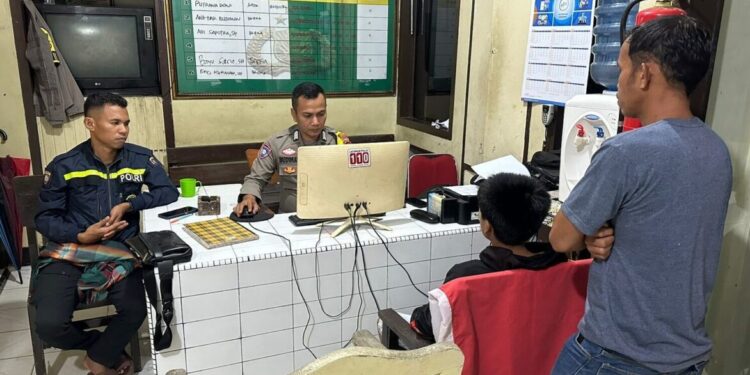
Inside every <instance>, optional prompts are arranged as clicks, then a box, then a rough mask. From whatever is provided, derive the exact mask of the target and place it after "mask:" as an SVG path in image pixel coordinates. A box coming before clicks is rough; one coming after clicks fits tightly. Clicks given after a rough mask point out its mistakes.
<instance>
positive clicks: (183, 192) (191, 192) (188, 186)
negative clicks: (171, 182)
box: [180, 178, 202, 198]
mask: <svg viewBox="0 0 750 375" xmlns="http://www.w3.org/2000/svg"><path fill="white" fill-rule="evenodd" d="M196 185H199V186H201V185H202V184H201V182H200V181H198V180H196V179H194V178H181V179H180V196H181V197H183V198H192V197H194V196H195V186H196Z"/></svg>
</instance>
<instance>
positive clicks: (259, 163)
mask: <svg viewBox="0 0 750 375" xmlns="http://www.w3.org/2000/svg"><path fill="white" fill-rule="evenodd" d="M291 114H292V119H294V121H295V125H292V126H291V127H289V128H288V129H285V130H284V131H282V132H279V133H278V134H275V135H273V136H271V138H269V139H268V140H267V141H266V142H265V143H263V146H261V148H260V151H259V152H258V158H257V159H255V161H254V162H253V166H252V168H251V169H250V174H249V175H247V176H245V181H244V183H243V184H242V189H241V190H240V196H241V197H242V199H241V201H240V202H239V203H238V204H237V205H236V206H235V208H234V212H235V213H236V214H237V215H239V214H240V213H242V210H243V209H244V208H245V207H247V208H248V211H249V212H252V213H256V212H258V209H259V204H260V192H261V190H262V189H263V187H264V186H266V184H267V183H268V181H270V180H271V176H272V175H273V174H274V172H278V173H279V177H280V178H279V180H280V182H281V188H282V191H281V198H280V206H279V212H295V211H296V210H297V149H298V148H299V147H300V146H310V145H335V144H337V143H349V139H348V138H347V137H346V135H344V134H343V133H337V132H336V131H335V130H333V129H331V128H329V127H327V126H325V123H326V97H325V93H324V92H323V88H322V87H320V86H319V85H317V84H315V83H312V82H303V83H300V84H299V85H297V87H295V88H294V90H293V91H292V108H291ZM337 134H338V135H337Z"/></svg>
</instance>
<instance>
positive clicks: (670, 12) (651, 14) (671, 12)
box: [620, 0, 687, 132]
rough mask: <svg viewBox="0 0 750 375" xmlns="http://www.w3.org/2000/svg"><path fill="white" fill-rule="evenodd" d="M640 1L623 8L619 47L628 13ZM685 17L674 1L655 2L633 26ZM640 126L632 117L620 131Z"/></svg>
mask: <svg viewBox="0 0 750 375" xmlns="http://www.w3.org/2000/svg"><path fill="white" fill-rule="evenodd" d="M641 1H643V0H633V1H631V2H630V3H629V4H628V6H627V7H625V11H624V12H623V14H622V18H621V19H620V45H622V44H623V43H625V26H626V25H627V22H628V17H629V16H630V11H631V10H632V9H633V7H635V6H636V5H637V4H638V3H640V2H641ZM686 15H687V12H686V11H685V10H683V9H682V8H680V7H679V6H678V5H675V4H674V1H672V0H656V5H654V6H653V7H652V8H648V9H645V10H642V11H640V12H638V14H637V15H636V18H635V25H636V27H637V26H640V25H643V24H644V23H646V22H648V21H651V20H653V19H655V18H658V17H663V16H686ZM641 126H642V124H641V121H640V120H639V119H637V118H633V117H625V119H624V120H623V122H622V131H623V132H626V131H628V130H633V129H637V128H640V127H641Z"/></svg>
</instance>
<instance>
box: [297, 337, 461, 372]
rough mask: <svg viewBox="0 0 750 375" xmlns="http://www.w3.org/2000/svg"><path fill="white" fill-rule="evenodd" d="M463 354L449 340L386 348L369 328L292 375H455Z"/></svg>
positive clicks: (459, 369) (458, 370)
mask: <svg viewBox="0 0 750 375" xmlns="http://www.w3.org/2000/svg"><path fill="white" fill-rule="evenodd" d="M463 360H464V358H463V355H462V354H461V350H460V349H458V347H457V346H456V345H454V344H451V343H439V344H432V345H429V346H426V347H424V348H421V349H417V350H409V351H403V350H388V349H386V348H385V347H384V346H383V345H381V344H380V343H379V342H378V340H377V339H376V338H375V337H374V336H373V335H372V334H371V333H370V332H368V331H357V332H355V333H354V336H353V337H352V346H351V347H348V348H344V349H340V350H337V351H335V352H333V353H330V354H328V355H326V356H323V357H321V358H318V359H317V360H315V361H313V362H312V363H310V364H308V365H307V366H305V367H303V368H301V369H299V370H297V371H295V372H293V373H292V375H365V374H366V375H394V374H409V375H437V374H439V375H458V374H460V373H461V368H462V367H463Z"/></svg>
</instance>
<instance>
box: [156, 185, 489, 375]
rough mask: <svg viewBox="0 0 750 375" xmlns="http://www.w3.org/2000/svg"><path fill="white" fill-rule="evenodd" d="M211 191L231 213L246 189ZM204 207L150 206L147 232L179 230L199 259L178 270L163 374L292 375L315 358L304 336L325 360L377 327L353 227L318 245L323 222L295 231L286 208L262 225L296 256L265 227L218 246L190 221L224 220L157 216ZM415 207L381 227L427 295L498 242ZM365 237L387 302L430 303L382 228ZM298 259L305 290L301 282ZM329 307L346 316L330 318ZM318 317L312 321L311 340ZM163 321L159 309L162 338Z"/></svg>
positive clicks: (373, 279)
mask: <svg viewBox="0 0 750 375" xmlns="http://www.w3.org/2000/svg"><path fill="white" fill-rule="evenodd" d="M206 189H207V191H208V194H210V195H219V196H221V202H222V204H221V209H222V211H221V212H222V215H221V216H228V215H229V213H230V212H231V208H232V207H233V206H234V202H236V199H237V193H238V192H239V190H240V185H239V184H237V185H220V186H208V187H206ZM196 203H197V202H196V198H180V199H179V200H178V201H177V202H175V203H173V204H171V205H169V206H168V207H160V208H156V209H152V210H147V211H145V212H144V216H143V220H144V223H143V227H142V230H143V231H144V232H150V231H155V230H163V229H172V230H174V231H175V232H176V233H177V234H178V235H179V236H180V237H181V238H182V239H183V240H185V242H187V243H188V244H189V245H190V246H192V247H193V259H192V261H191V262H189V263H183V264H179V265H177V266H175V273H174V283H173V293H174V296H175V300H174V306H175V318H174V319H173V322H172V331H173V340H172V346H171V347H169V348H168V349H165V350H162V351H160V352H155V354H154V363H155V364H156V369H157V373H158V374H166V373H167V371H169V370H170V369H175V368H181V369H186V370H187V371H188V373H190V374H245V375H247V374H260V375H274V374H288V373H290V372H292V371H293V370H294V369H296V368H300V367H302V366H304V365H305V364H307V363H309V362H310V361H312V359H313V357H312V355H311V354H310V352H308V351H307V350H306V349H305V347H304V345H303V340H304V344H306V345H307V346H308V347H310V348H311V350H312V352H313V353H315V355H316V356H322V355H324V354H327V353H329V352H331V351H334V350H336V349H339V348H341V347H342V346H343V345H345V344H346V343H347V341H348V340H349V338H350V337H351V335H352V333H354V331H356V330H357V328H358V326H359V327H360V328H364V329H368V330H370V331H372V332H373V333H377V328H376V325H377V308H376V307H375V303H374V301H373V300H372V296H371V294H370V289H369V288H368V286H367V281H366V279H365V274H364V268H363V266H362V259H361V256H360V257H359V258H358V268H359V270H360V274H361V279H360V280H361V281H360V282H357V273H356V271H355V272H354V273H352V266H353V262H354V247H355V240H354V235H353V233H352V232H351V231H347V232H345V233H343V234H342V235H340V236H338V237H336V238H332V237H330V235H329V233H330V232H332V231H333V229H335V228H334V227H324V229H323V234H322V236H321V237H320V243H318V245H317V248H316V243H317V242H318V235H319V231H320V229H319V227H315V226H311V227H295V226H294V225H293V224H292V223H291V222H290V221H289V219H288V216H289V215H288V214H281V215H276V216H275V217H274V218H272V219H271V220H269V221H266V222H260V223H252V226H253V227H254V228H257V229H260V230H263V231H267V232H272V233H277V234H280V235H282V236H284V237H286V238H288V239H289V240H290V241H291V247H292V255H293V257H291V256H290V253H289V247H288V245H287V243H286V242H285V241H284V240H282V239H280V238H279V237H276V236H272V235H269V234H264V233H261V232H259V231H256V233H257V234H258V235H259V237H260V238H259V239H258V240H256V241H251V242H245V243H241V244H237V245H233V246H225V247H220V248H215V249H211V250H208V249H206V248H204V247H203V246H201V245H199V244H198V243H197V242H196V241H195V240H194V239H192V238H191V237H190V236H188V235H187V234H186V233H185V231H184V230H183V229H182V226H183V225H184V224H186V223H190V222H195V221H202V220H207V219H211V218H214V216H192V217H188V218H185V219H183V220H181V221H179V222H177V223H175V224H170V223H169V221H167V220H163V219H160V218H158V217H157V214H158V213H160V212H164V211H168V210H170V209H175V208H178V207H182V206H186V205H190V206H194V207H195V206H196ZM410 209H411V208H405V209H401V210H398V211H394V212H389V213H388V214H387V215H386V216H385V217H384V218H383V220H382V221H381V223H383V224H385V225H388V226H390V227H391V228H392V229H393V230H392V231H378V233H380V234H381V236H382V237H383V238H384V239H385V240H386V241H387V243H388V247H389V249H390V251H391V253H392V254H393V256H394V257H395V258H396V259H398V261H399V262H401V263H402V264H403V265H404V267H405V268H406V269H407V270H408V271H409V274H410V275H411V277H412V279H413V281H414V283H415V284H416V286H417V287H418V288H419V289H420V290H422V291H423V292H427V291H428V290H429V289H432V288H435V287H437V286H439V285H440V284H441V283H442V280H443V278H444V277H445V273H446V272H447V271H448V269H449V268H450V267H451V266H453V265H454V264H456V263H458V262H462V261H465V260H468V259H470V258H472V257H473V258H477V257H478V253H479V252H480V251H481V250H483V249H484V248H485V246H486V245H487V244H488V241H487V240H486V239H485V238H484V237H483V236H482V234H481V233H480V232H479V227H478V225H471V226H464V225H458V224H449V225H443V224H436V225H430V224H425V223H421V222H416V221H414V220H412V219H411V218H410V217H409V211H410ZM243 225H245V226H249V225H248V224H243ZM251 229H252V228H251ZM358 234H359V237H360V242H361V243H362V245H363V246H364V255H365V261H366V263H367V273H368V275H369V278H370V283H371V285H372V289H373V290H374V293H375V296H376V298H377V301H378V303H379V304H380V307H381V308H385V307H391V308H394V309H397V310H400V311H404V312H410V311H411V310H412V309H413V308H414V307H416V306H419V305H421V304H424V303H426V298H425V297H424V296H422V295H421V294H419V293H418V292H417V291H416V290H414V287H413V286H412V285H411V283H410V282H409V279H408V278H407V276H406V273H405V272H404V271H403V270H402V269H401V268H400V267H399V266H398V265H397V263H396V262H395V261H394V260H393V259H392V258H391V257H389V256H388V254H387V253H386V249H385V247H384V246H383V244H382V243H381V241H380V239H379V238H378V237H377V236H376V233H375V232H373V230H372V229H371V228H369V226H362V227H360V229H359V230H358ZM316 250H317V251H316ZM316 252H317V260H318V263H317V264H318V267H317V272H316V267H315V264H316V262H315V258H316ZM292 259H294V263H295V264H296V270H297V272H296V273H297V280H298V282H299V289H298V287H297V283H295V281H294V278H293V272H292ZM316 274H317V277H316ZM353 274H354V285H355V286H354V293H353V294H352V275H353ZM357 284H359V285H360V286H361V289H360V288H359V287H358V286H357ZM300 289H301V290H302V296H301V295H300V292H299V290H300ZM360 290H361V293H360ZM303 296H304V300H305V301H307V305H308V307H309V309H310V313H311V314H310V315H308V309H307V308H306V307H305V304H304V302H303V298H302V297H303ZM350 300H351V306H350V307H349V309H348V310H347V306H349V305H350V303H349V301H350ZM362 300H364V304H361V301H362ZM321 306H322V307H323V309H321ZM360 306H361V308H360ZM323 310H324V311H325V312H326V313H327V314H328V315H333V316H337V317H334V318H332V317H329V316H326V314H324V312H323ZM308 316H310V324H309V325H308V329H307V332H306V335H305V336H304V338H303V332H304V330H305V325H306V323H307V320H308ZM358 316H359V319H358ZM154 317H155V315H154V313H153V311H152V310H149V328H150V330H151V334H152V335H153V328H154V327H153V318H154ZM358 320H359V323H358ZM152 349H153V348H152Z"/></svg>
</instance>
